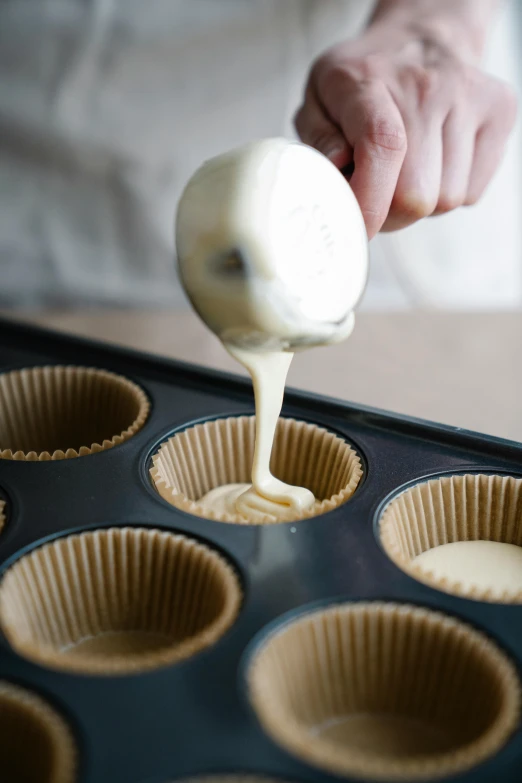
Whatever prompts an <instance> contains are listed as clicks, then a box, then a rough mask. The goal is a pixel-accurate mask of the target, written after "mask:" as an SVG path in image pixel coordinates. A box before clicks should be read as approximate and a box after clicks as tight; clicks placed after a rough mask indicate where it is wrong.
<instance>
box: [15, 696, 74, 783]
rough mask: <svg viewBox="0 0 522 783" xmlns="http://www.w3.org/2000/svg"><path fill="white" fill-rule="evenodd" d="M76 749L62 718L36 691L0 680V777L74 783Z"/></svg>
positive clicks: (34, 782) (40, 782)
mask: <svg viewBox="0 0 522 783" xmlns="http://www.w3.org/2000/svg"><path fill="white" fill-rule="evenodd" d="M75 768H76V750H75V746H74V742H73V739H72V735H71V733H70V731H69V729H68V728H67V726H66V724H65V722H64V721H63V719H62V718H61V717H60V715H58V714H57V713H56V712H55V711H54V709H52V708H51V707H50V706H49V705H48V704H47V703H46V702H44V701H43V700H42V699H40V697H38V696H36V695H35V694H34V693H30V692H29V691H26V690H24V689H23V688H19V687H18V686H16V685H12V684H11V683H8V682H2V681H0V780H3V781H6V783H10V781H12V783H15V782H16V783H73V781H74V780H75Z"/></svg>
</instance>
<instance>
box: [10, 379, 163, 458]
mask: <svg viewBox="0 0 522 783" xmlns="http://www.w3.org/2000/svg"><path fill="white" fill-rule="evenodd" d="M149 408H150V405H149V401H148V399H147V397H146V395H145V393H144V392H143V390H142V389H140V387H139V386H137V385H136V384H135V383H133V382H132V381H129V380H128V379H127V378H124V377H122V376H121V375H116V374H114V373H112V372H108V371H107V370H98V369H94V368H91V367H73V366H67V367H65V366H62V365H57V366H52V367H33V368H29V369H25V370H16V371H13V372H8V373H4V374H2V375H0V458H2V459H15V460H31V461H36V460H59V459H68V458H71V457H78V456H80V457H83V456H85V455H87V454H92V453H95V452H99V451H104V450H105V449H110V448H112V447H113V446H116V445H118V444H120V443H123V442H124V441H126V440H128V439H129V438H131V437H132V436H133V435H134V434H135V433H136V432H138V430H139V429H141V427H143V424H144V423H145V421H146V419H147V416H148V413H149Z"/></svg>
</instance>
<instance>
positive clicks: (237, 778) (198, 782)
mask: <svg viewBox="0 0 522 783" xmlns="http://www.w3.org/2000/svg"><path fill="white" fill-rule="evenodd" d="M172 783H284V782H283V781H282V780H280V779H279V778H277V779H276V778H265V777H263V776H261V775H243V774H236V773H234V774H232V775H200V776H198V777H191V778H183V779H182V780H178V781H173V782H172Z"/></svg>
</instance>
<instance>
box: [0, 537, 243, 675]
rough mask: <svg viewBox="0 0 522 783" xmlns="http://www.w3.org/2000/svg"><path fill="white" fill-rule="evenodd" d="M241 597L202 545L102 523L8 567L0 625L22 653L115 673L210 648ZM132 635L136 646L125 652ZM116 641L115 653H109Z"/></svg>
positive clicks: (229, 573)
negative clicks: (102, 526)
mask: <svg viewBox="0 0 522 783" xmlns="http://www.w3.org/2000/svg"><path fill="white" fill-rule="evenodd" d="M241 601H242V589H241V586H240V582H239V579H238V577H237V574H236V572H235V571H234V569H233V568H232V566H231V565H229V563H228V562H227V561H226V560H225V559H224V558H223V557H222V556H221V555H220V554H218V553H217V552H216V551H214V550H212V549H210V548H209V547H207V546H205V545H204V544H201V543H199V542H198V541H195V540H193V539H190V538H188V537H186V536H183V535H178V534H173V533H169V532H163V531H160V530H154V529H144V528H130V527H127V528H110V529H107V530H98V531H93V532H87V533H81V534H79V535H72V536H67V537H66V538H62V539H58V540H56V541H53V542H51V543H49V544H46V545H44V546H42V547H41V548H39V549H36V550H35V551H33V552H31V553H30V554H28V555H25V556H24V557H22V558H21V559H20V560H18V561H17V562H16V563H15V564H14V565H13V566H11V568H10V569H9V570H8V571H7V573H6V575H5V577H4V579H3V580H2V582H1V583H0V623H1V626H2V629H3V631H4V634H5V635H6V637H7V639H8V641H9V643H10V644H11V645H12V647H13V648H14V649H15V650H16V651H17V652H19V653H20V654H21V655H23V656H25V657H26V658H29V659H31V660H34V661H37V662H39V663H43V664H45V665H47V666H50V667H52V668H57V669H66V670H72V671H81V672H91V673H98V674H103V673H119V672H122V673H123V672H128V671H138V670H146V669H151V668H155V667H159V666H163V665H167V664H172V663H174V662H176V661H180V660H182V659H185V658H188V657H190V656H192V655H195V654H196V653H197V652H199V651H200V650H203V649H205V648H206V647H209V646H211V645H212V644H214V642H216V641H217V640H218V639H219V638H220V637H221V636H222V635H223V634H224V633H225V631H226V630H227V629H228V628H229V627H230V626H231V625H232V624H233V622H234V620H235V619H236V616H237V614H238V612H239V608H240V605H241ZM136 636H138V637H139V639H140V640H141V641H140V646H139V648H138V649H137V650H133V649H130V650H129V649H127V646H126V640H127V639H128V640H130V642H131V647H132V645H133V644H134V642H133V640H134V639H135V638H136ZM115 639H116V641H118V640H121V641H122V642H123V643H124V645H125V650H124V651H121V649H120V648H118V646H116V650H115V647H114V641H115ZM93 643H94V644H95V646H96V648H97V649H96V652H93V651H92V645H93ZM82 646H83V647H86V649H85V650H83V649H82ZM89 647H90V648H91V649H89Z"/></svg>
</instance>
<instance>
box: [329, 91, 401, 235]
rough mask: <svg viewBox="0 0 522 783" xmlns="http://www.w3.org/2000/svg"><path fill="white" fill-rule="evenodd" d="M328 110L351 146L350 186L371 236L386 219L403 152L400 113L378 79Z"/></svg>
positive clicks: (351, 93)
mask: <svg viewBox="0 0 522 783" xmlns="http://www.w3.org/2000/svg"><path fill="white" fill-rule="evenodd" d="M328 110H329V112H330V113H332V110H334V111H336V114H335V115H334V119H335V120H336V121H337V122H338V123H339V125H340V127H341V128H342V131H343V133H344V135H345V137H346V140H347V142H348V143H349V144H350V146H351V147H352V148H353V162H354V172H353V174H352V177H351V179H350V185H351V187H352V190H353V192H354V194H355V196H356V198H357V201H358V202H359V206H360V208H361V212H362V213H363V217H364V222H365V224H366V230H367V232H368V236H369V238H370V239H371V238H372V237H373V236H374V235H375V234H376V233H377V232H378V231H379V230H380V228H381V227H382V225H383V223H384V221H385V220H386V217H387V215H388V212H389V210H390V205H391V202H392V199H393V195H394V193H395V188H396V186H397V181H398V179H399V174H400V171H401V167H402V163H403V161H404V156H405V155H406V147H407V140H406V130H405V128H404V123H403V120H402V117H401V113H400V111H399V109H398V107H397V105H396V103H395V101H394V100H393V98H392V96H391V95H390V93H389V92H388V90H387V89H386V87H385V86H384V84H382V83H381V82H375V83H370V84H366V85H364V86H362V87H358V88H356V90H355V91H353V92H350V94H349V95H348V96H347V99H346V101H345V102H343V105H341V106H337V107H335V108H334V107H331V106H329V107H328Z"/></svg>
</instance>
